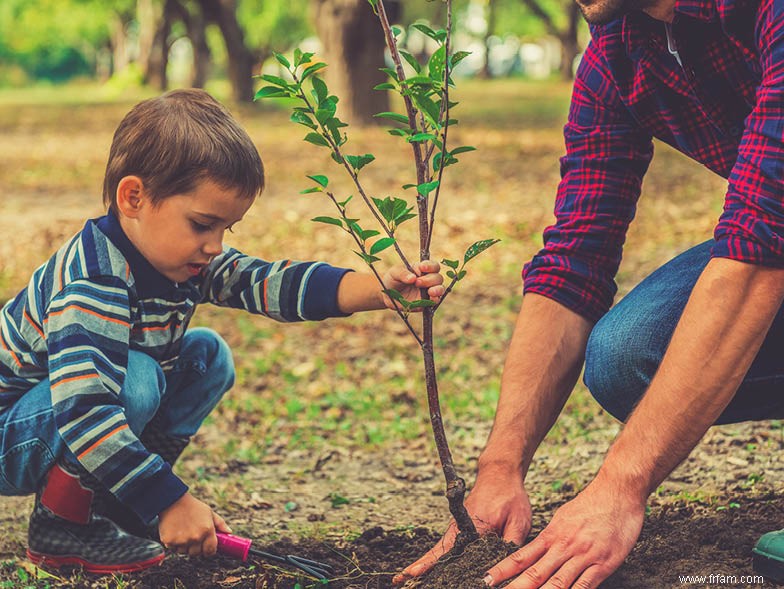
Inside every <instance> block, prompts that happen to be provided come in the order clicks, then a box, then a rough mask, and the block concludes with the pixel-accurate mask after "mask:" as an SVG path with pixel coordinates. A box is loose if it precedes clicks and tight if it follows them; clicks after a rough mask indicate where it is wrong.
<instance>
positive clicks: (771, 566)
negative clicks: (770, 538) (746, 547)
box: [752, 552, 784, 583]
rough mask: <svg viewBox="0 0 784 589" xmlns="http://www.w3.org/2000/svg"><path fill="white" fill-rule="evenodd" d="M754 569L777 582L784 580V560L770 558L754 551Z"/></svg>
mask: <svg viewBox="0 0 784 589" xmlns="http://www.w3.org/2000/svg"><path fill="white" fill-rule="evenodd" d="M752 564H753V566H754V571H755V572H757V573H759V574H760V575H762V576H763V577H766V578H768V579H770V580H771V581H775V582H776V583H782V582H784V562H782V561H780V560H776V559H773V558H768V557H767V556H763V555H762V554H759V553H756V552H755V553H754V557H753V558H752Z"/></svg>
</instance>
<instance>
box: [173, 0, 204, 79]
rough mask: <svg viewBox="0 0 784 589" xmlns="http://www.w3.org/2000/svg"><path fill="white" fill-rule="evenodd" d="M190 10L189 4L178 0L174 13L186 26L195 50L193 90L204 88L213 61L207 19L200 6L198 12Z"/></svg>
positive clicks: (186, 31)
mask: <svg viewBox="0 0 784 589" xmlns="http://www.w3.org/2000/svg"><path fill="white" fill-rule="evenodd" d="M189 8H190V4H189V3H188V4H183V3H182V2H179V1H177V0H175V2H174V11H175V13H176V15H177V18H178V19H179V20H181V21H182V22H183V24H184V25H185V34H186V35H187V36H188V39H189V40H190V42H191V48H192V50H193V68H192V70H191V80H190V84H191V86H192V87H193V88H204V85H205V84H206V83H207V77H208V75H209V70H210V62H211V61H212V54H211V52H210V47H209V45H208V44H207V19H206V18H205V17H204V14H203V13H202V12H201V9H200V8H199V7H198V6H196V10H191V9H189Z"/></svg>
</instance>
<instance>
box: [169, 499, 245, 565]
mask: <svg viewBox="0 0 784 589" xmlns="http://www.w3.org/2000/svg"><path fill="white" fill-rule="evenodd" d="M158 519H159V524H158V533H159V534H160V536H161V543H162V544H163V545H164V546H165V547H166V548H169V549H170V550H173V551H174V552H178V553H180V554H188V555H190V556H212V555H213V554H215V552H216V551H217V550H218V538H217V537H216V536H215V530H217V531H219V532H225V533H227V534H230V533H231V528H229V526H228V525H226V522H225V521H223V518H222V517H221V516H219V515H218V514H217V513H215V512H214V511H212V509H210V507H209V505H207V504H206V503H203V502H202V501H199V500H198V499H196V498H195V497H194V496H193V495H191V494H190V493H185V495H183V496H182V497H180V498H179V499H177V501H175V502H174V503H173V504H172V505H171V506H169V507H168V508H166V509H164V510H163V511H162V512H161V513H160V515H159V516H158Z"/></svg>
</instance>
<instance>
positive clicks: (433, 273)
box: [382, 260, 446, 309]
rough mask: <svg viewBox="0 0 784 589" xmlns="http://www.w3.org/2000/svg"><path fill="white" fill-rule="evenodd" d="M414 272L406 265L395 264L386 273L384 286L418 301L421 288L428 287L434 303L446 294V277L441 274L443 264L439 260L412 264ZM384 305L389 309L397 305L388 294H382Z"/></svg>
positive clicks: (408, 298) (410, 299)
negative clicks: (444, 283)
mask: <svg viewBox="0 0 784 589" xmlns="http://www.w3.org/2000/svg"><path fill="white" fill-rule="evenodd" d="M412 269H413V270H414V272H410V271H409V270H408V269H407V268H406V267H405V266H395V267H393V268H390V269H389V270H388V271H387V273H386V274H384V278H383V280H384V287H385V288H387V289H394V290H396V291H398V292H399V293H400V294H402V295H403V297H404V298H405V299H406V300H408V301H416V300H419V299H421V298H422V295H421V293H420V292H419V290H420V289H422V288H426V289H427V294H428V296H429V297H430V300H432V301H433V302H434V303H438V301H440V300H441V297H442V296H444V291H445V290H446V289H445V288H444V287H443V282H444V277H443V276H441V274H439V271H440V270H441V266H440V265H439V264H438V262H433V261H430V260H428V261H425V262H418V263H416V264H412ZM382 296H383V302H384V305H385V306H386V307H387V308H388V309H394V308H395V305H394V303H393V302H392V299H390V298H389V297H388V296H387V295H385V294H382Z"/></svg>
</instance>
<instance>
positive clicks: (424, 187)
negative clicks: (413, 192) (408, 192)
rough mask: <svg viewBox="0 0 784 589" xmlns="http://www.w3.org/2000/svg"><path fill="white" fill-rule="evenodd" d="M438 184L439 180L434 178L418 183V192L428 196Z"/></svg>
mask: <svg viewBox="0 0 784 589" xmlns="http://www.w3.org/2000/svg"><path fill="white" fill-rule="evenodd" d="M437 186H438V180H433V181H432V182H423V183H422V184H417V192H418V193H419V194H421V195H422V196H427V195H428V194H430V193H431V192H433V191H434V190H435V189H436V187H437Z"/></svg>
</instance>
